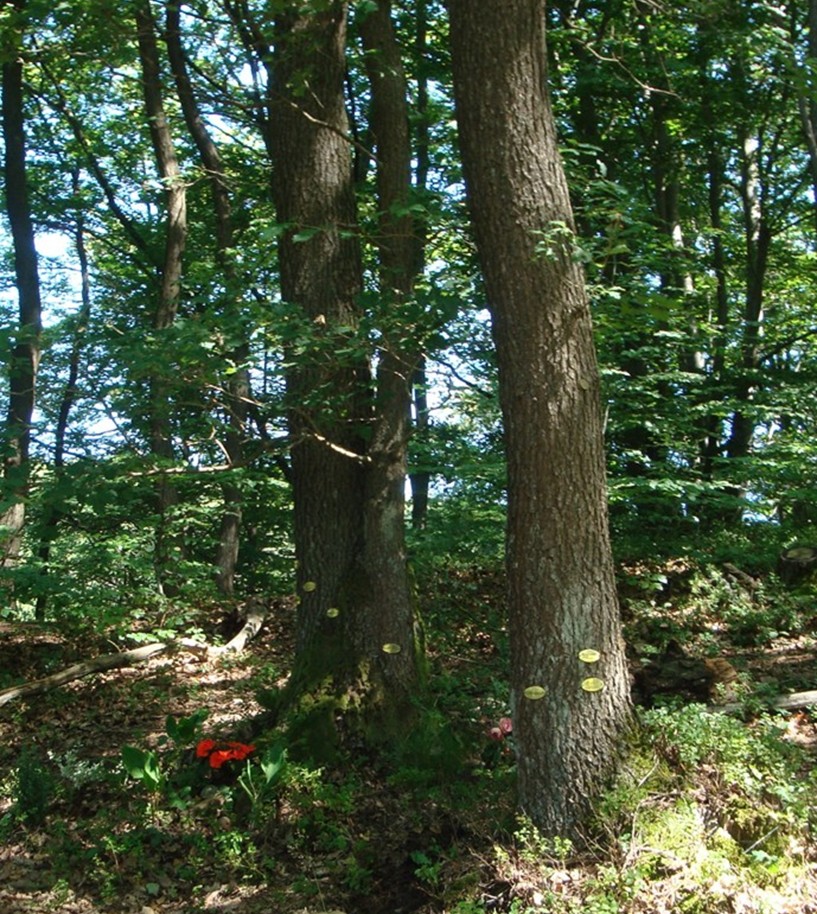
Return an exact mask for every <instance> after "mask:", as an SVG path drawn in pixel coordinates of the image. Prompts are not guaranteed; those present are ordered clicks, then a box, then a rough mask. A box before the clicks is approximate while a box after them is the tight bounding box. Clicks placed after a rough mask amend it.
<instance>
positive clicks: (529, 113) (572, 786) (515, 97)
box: [449, 0, 630, 836]
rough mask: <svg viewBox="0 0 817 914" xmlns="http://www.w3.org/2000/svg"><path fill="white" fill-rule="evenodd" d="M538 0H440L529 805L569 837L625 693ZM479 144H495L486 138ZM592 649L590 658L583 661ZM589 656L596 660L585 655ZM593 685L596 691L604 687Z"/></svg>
mask: <svg viewBox="0 0 817 914" xmlns="http://www.w3.org/2000/svg"><path fill="white" fill-rule="evenodd" d="M544 7H545V4H544V0H507V2H505V3H501V4H498V3H497V4H494V3H480V4H478V14H477V13H476V11H475V4H474V3H473V0H449V10H450V16H451V49H452V57H453V67H454V89H455V99H456V106H457V120H458V124H459V129H460V146H461V151H462V160H463V166H464V171H465V178H466V189H467V192H468V199H469V204H470V207H471V212H472V218H473V225H474V230H475V234H476V241H477V248H478V251H479V255H480V261H481V263H482V269H483V275H484V279H485V287H486V293H487V297H488V302H489V306H490V308H491V315H492V326H493V333H494V339H495V343H496V351H497V361H498V365H499V384H500V397H501V402H502V413H503V419H504V426H505V444H506V452H507V460H508V539H507V564H508V577H509V595H508V596H509V608H510V620H509V622H510V636H511V662H512V671H511V686H512V701H513V706H514V735H515V737H516V740H517V748H518V757H519V794H520V802H521V805H522V808H523V809H524V810H525V812H527V813H528V815H530V817H531V818H532V820H533V821H534V823H535V824H536V825H537V826H538V827H539V828H540V829H542V830H543V832H544V833H545V834H548V835H574V836H575V835H576V833H577V832H578V830H579V826H580V823H581V821H582V818H583V817H584V816H585V815H586V814H588V812H589V811H590V808H591V804H592V799H593V797H594V796H595V795H596V794H597V793H598V791H599V790H600V788H601V787H602V785H603V784H604V783H605V779H606V777H607V775H608V774H609V773H610V772H611V771H612V770H614V769H615V766H616V758H617V749H618V742H619V739H620V737H621V735H622V731H623V729H624V728H625V727H626V725H627V724H628V721H629V717H630V703H629V684H628V677H627V669H626V664H625V659H624V647H623V642H622V639H621V633H620V623H619V616H618V605H617V600H616V590H615V581H614V575H613V564H612V556H611V550H610V543H609V538H608V532H607V510H606V490H605V488H606V487H605V470H604V453H603V445H602V432H601V413H600V406H599V373H598V368H597V365H596V360H595V353H594V347H593V339H592V333H591V326H590V313H589V307H588V303H587V298H586V295H585V290H584V279H583V276H582V273H581V269H580V267H579V266H578V265H577V264H576V263H575V262H574V260H573V258H572V257H571V250H570V244H569V242H566V243H565V244H564V247H563V249H562V250H561V251H559V252H557V253H556V254H555V255H554V256H553V257H552V258H549V257H544V256H542V254H540V253H537V249H536V246H537V239H538V238H539V237H541V234H540V233H542V232H544V233H545V234H547V233H548V232H549V231H550V229H551V226H553V225H554V224H556V225H564V224H565V223H566V224H568V225H572V215H571V211H570V203H569V198H568V192H567V186H566V182H565V178H564V173H563V168H562V164H561V161H560V158H559V154H558V150H557V147H556V138H555V128H554V123H553V116H552V113H551V109H550V103H549V99H548V94H547V89H546V73H545V59H546V58H545V42H544V22H545V8H544ZM488 135H490V142H486V136H488ZM584 650H593V651H597V652H598V655H599V660H598V662H594V663H588V662H586V661H583V660H582V659H580V656H579V655H580V652H582V651H584ZM591 656H593V655H591ZM599 686H600V687H601V688H600V690H599V691H593V689H596V688H598V687H599Z"/></svg>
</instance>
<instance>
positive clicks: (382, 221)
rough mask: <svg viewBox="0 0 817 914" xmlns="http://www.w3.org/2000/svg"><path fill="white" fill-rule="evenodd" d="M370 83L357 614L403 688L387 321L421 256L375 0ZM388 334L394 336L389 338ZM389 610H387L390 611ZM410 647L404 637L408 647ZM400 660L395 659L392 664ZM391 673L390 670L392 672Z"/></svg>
mask: <svg viewBox="0 0 817 914" xmlns="http://www.w3.org/2000/svg"><path fill="white" fill-rule="evenodd" d="M360 31H361V36H362V38H363V46H364V49H365V51H366V52H367V55H366V61H367V73H368V77H369V83H370V85H371V104H370V111H369V124H370V128H371V131H372V135H373V139H374V143H375V148H376V153H377V165H376V168H377V201H378V209H379V211H380V215H379V220H378V235H377V244H378V251H379V259H380V292H381V297H382V303H383V305H384V306H385V307H386V308H388V313H386V314H385V315H384V325H385V326H383V334H382V338H383V343H382V345H381V348H380V352H379V357H378V368H377V395H376V403H375V415H374V420H373V427H372V436H371V440H370V442H369V447H368V452H367V453H368V456H369V458H370V460H369V464H368V466H367V467H366V480H365V501H364V509H363V522H364V540H363V550H362V554H361V556H360V559H359V561H360V564H361V565H362V567H363V568H365V570H366V574H367V576H368V579H369V592H368V594H367V595H366V598H365V600H364V604H363V608H364V610H365V612H366V615H367V617H368V618H371V619H378V618H382V619H383V621H384V623H385V624H384V625H383V626H382V627H381V629H380V631H379V632H378V634H377V641H378V642H379V643H380V644H381V645H382V644H384V643H400V644H405V646H406V648H407V649H406V651H405V656H404V657H403V658H402V664H401V666H402V669H401V670H400V675H399V677H398V678H397V679H396V681H395V683H394V684H395V685H396V686H399V687H401V688H405V686H406V685H407V684H409V683H411V682H413V681H414V679H415V677H416V672H417V671H416V667H414V666H413V663H414V659H415V652H414V651H413V650H408V648H409V647H410V646H411V643H412V642H413V640H414V636H413V624H414V595H413V593H412V587H411V583H410V581H409V575H408V567H407V561H406V547H405V487H406V474H407V464H408V459H407V449H408V434H409V418H410V413H411V381H412V377H413V375H414V371H415V368H416V366H417V363H418V361H419V358H420V353H419V350H418V348H417V345H416V343H415V342H414V340H413V339H412V338H411V335H410V334H406V332H405V330H404V329H403V328H402V327H400V326H399V322H397V321H393V320H392V313H393V312H395V311H398V310H399V309H400V307H401V306H402V305H404V304H405V302H406V300H407V299H408V298H409V296H410V295H411V294H412V291H413V286H414V278H415V268H416V264H417V258H416V255H415V235H414V220H413V219H412V217H411V215H410V214H409V213H408V210H407V206H408V202H409V195H410V192H411V139H410V136H409V118H408V103H407V98H406V93H407V86H406V77H405V73H404V71H403V63H402V60H401V54H400V47H399V45H398V43H397V38H396V36H395V33H394V27H393V25H392V19H391V3H390V2H388V0H380V2H379V3H378V5H377V7H376V8H375V9H373V10H372V11H371V12H369V13H368V14H367V15H366V16H365V18H364V19H363V21H362V22H361V24H360ZM394 328H396V329H397V332H394ZM386 608H387V609H386ZM407 639H410V640H409V641H408V643H407V644H406V641H407ZM393 659H396V658H393ZM390 666H394V664H390Z"/></svg>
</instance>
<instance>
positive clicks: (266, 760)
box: [238, 743, 287, 809]
mask: <svg viewBox="0 0 817 914" xmlns="http://www.w3.org/2000/svg"><path fill="white" fill-rule="evenodd" d="M286 760H287V754H286V749H285V748H284V746H283V744H281V743H276V744H275V745H273V746H271V747H270V748H269V749H267V751H266V752H265V753H264V755H263V757H262V758H261V759H260V761H259V762H258V764H257V765H253V764H251V763H249V762H248V763H247V765H246V767H245V768H244V771H242V773H241V774H240V775H239V777H238V786H239V787H240V788H241V789H242V790H243V791H244V793H245V794H246V796H247V798H248V799H249V801H250V804H251V806H252V807H253V809H255V808H256V807H258V806H259V805H260V804H262V803H263V802H264V800H265V799H267V797H268V796H269V795H270V794H271V793H272V792H273V791H274V790H275V789H276V788H277V787H278V785H279V784H280V782H281V779H282V777H283V775H284V771H285V766H286Z"/></svg>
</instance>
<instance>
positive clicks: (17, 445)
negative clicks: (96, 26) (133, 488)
mask: <svg viewBox="0 0 817 914" xmlns="http://www.w3.org/2000/svg"><path fill="white" fill-rule="evenodd" d="M8 56H9V59H8V60H7V61H6V62H5V63H4V64H3V84H2V93H3V98H2V103H3V139H4V142H5V163H4V166H5V167H4V178H5V198H6V214H7V216H8V220H9V226H10V227H11V234H12V239H13V241H14V274H15V280H16V286H17V296H18V301H19V328H18V330H17V335H16V341H15V343H14V345H13V347H12V350H11V360H10V364H9V369H8V371H9V402H8V411H7V414H6V426H5V429H4V439H3V483H4V485H3V490H4V491H3V498H2V506H0V530H1V531H2V532H0V568H3V567H7V566H11V565H13V564H15V562H16V560H17V556H18V553H19V550H20V544H21V538H22V532H23V524H24V522H25V496H26V493H27V491H28V478H29V447H30V443H31V420H32V416H33V413H34V386H35V382H36V378H37V368H38V365H39V361H40V334H41V330H42V305H41V301H40V280H39V274H38V271H37V251H36V249H35V247H34V225H33V222H32V219H31V208H30V204H29V196H28V188H27V183H26V182H27V175H26V163H25V155H26V153H25V131H24V115H23V63H22V59H21V58H20V57H19V55H18V54H17V53H16V51H14V50H12V51H11V53H10V55H8Z"/></svg>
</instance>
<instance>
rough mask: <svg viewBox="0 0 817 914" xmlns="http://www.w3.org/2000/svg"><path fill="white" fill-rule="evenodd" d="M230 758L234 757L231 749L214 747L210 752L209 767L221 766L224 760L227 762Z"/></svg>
mask: <svg viewBox="0 0 817 914" xmlns="http://www.w3.org/2000/svg"><path fill="white" fill-rule="evenodd" d="M231 758H234V756H233V752H232V749H216V750H215V751H213V752H211V753H210V767H211V768H221V766H222V765H223V764H224V763H225V762H229V761H230V759H231Z"/></svg>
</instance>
